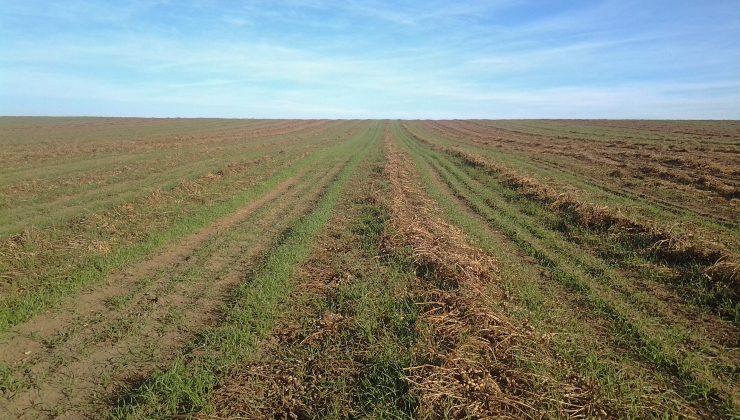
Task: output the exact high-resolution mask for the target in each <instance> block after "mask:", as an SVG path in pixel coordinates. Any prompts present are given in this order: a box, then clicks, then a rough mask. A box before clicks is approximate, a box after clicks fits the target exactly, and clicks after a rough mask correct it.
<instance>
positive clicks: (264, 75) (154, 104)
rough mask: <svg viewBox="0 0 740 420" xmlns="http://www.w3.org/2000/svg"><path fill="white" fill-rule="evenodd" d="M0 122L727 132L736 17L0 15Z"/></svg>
mask: <svg viewBox="0 0 740 420" xmlns="http://www.w3.org/2000/svg"><path fill="white" fill-rule="evenodd" d="M0 3H1V4H0V114H3V115H111V116H159V117H174V116H181V117H198V116H204V117H206V116H211V117H246V118H251V117H256V118H283V117H284V118H537V117H543V118H561V117H562V118H734V119H738V118H740V4H739V3H738V0H730V1H723V0H711V1H680V0H679V1H659V0H654V1H650V0H645V1H631V0H622V1H611V0H604V1H600V0H594V1H579V0H575V1H525V0H521V1H520V0H493V1H469V2H462V1H461V2H456V1H436V0H425V1H408V2H402V1H399V2H393V1H336V2H333V1H323V0H288V1H267V0H264V1H217V0H196V1H174V0H173V1H147V0H133V1H111V2H103V1H89V0H67V1H59V2H56V1H46V2H44V1H35V0H23V1H9V0H2V1H1V2H0Z"/></svg>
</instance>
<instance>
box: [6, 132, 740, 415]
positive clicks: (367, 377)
mask: <svg viewBox="0 0 740 420" xmlns="http://www.w3.org/2000/svg"><path fill="white" fill-rule="evenodd" d="M0 145H1V146H2V148H1V150H0V418H28V419H36V418H110V417H113V418H173V417H181V416H184V417H195V418H203V419H208V418H276V417H277V418H350V417H351V418H357V417H361V418H554V417H557V418H595V417H596V418H651V417H661V418H664V417H670V418H673V417H684V418H734V417H737V416H739V415H740V411H739V410H740V408H739V406H740V387H738V383H740V381H739V380H738V379H739V378H738V368H739V367H740V351H739V350H738V344H739V343H738V338H739V337H740V334H738V322H739V321H740V317H739V315H738V314H739V311H738V303H737V297H738V290H739V289H740V287H739V286H740V269H739V268H738V267H739V265H738V261H740V260H739V258H740V255H739V254H738V251H737V250H738V249H740V226H739V225H738V223H740V221H739V219H738V210H739V209H738V203H739V202H740V201H738V200H740V195H739V193H738V191H740V190H739V189H740V172H738V168H739V167H740V124H738V123H737V122H699V121H697V122H688V121H687V122H667V121H645V122H630V121H287V120H157V119H114V118H110V119H109V118H0Z"/></svg>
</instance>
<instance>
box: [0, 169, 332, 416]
mask: <svg viewBox="0 0 740 420" xmlns="http://www.w3.org/2000/svg"><path fill="white" fill-rule="evenodd" d="M339 158H340V157H336V159H339ZM325 162H326V164H327V165H329V164H331V163H332V162H331V161H330V160H329V159H327V160H326V161H325ZM337 164H339V162H337ZM335 172H336V170H335V169H332V168H330V167H327V169H326V170H317V171H312V172H310V173H308V174H306V176H305V177H302V179H301V180H300V182H299V184H298V185H296V186H295V187H294V188H291V189H290V190H289V191H287V192H286V193H285V194H284V195H282V196H280V197H278V198H276V199H274V200H273V201H272V202H269V203H266V204H265V205H263V206H261V207H260V208H259V209H257V210H255V211H254V212H253V213H251V214H250V215H249V216H248V217H247V218H246V219H245V220H243V221H240V222H239V223H238V224H237V225H235V226H232V227H231V228H229V229H228V230H227V231H225V232H223V233H221V234H219V235H214V236H212V237H210V238H208V240H206V241H205V242H204V243H203V244H202V246H201V247H199V248H198V249H197V250H195V251H194V252H193V254H191V255H190V256H189V258H188V259H187V264H179V265H176V266H174V267H170V266H168V267H163V268H162V269H160V270H158V271H157V272H154V273H152V274H151V275H148V276H146V277H144V278H142V279H139V281H137V282H136V283H135V284H134V285H132V287H131V288H129V289H127V290H126V291H125V293H124V294H121V295H116V296H111V297H110V298H108V299H107V300H106V304H107V306H108V307H109V308H110V309H111V311H112V312H111V313H108V314H107V315H106V316H105V317H100V316H97V315H92V316H90V315H89V314H85V315H84V316H80V317H79V318H76V319H74V321H72V322H71V323H70V324H67V325H66V326H65V328H64V330H63V331H62V332H60V333H59V334H56V335H54V336H47V337H44V338H43V344H44V346H45V347H47V348H48V349H53V350H51V352H53V354H73V353H74V354H78V355H79V356H80V358H82V357H84V356H85V355H87V354H88V353H89V352H90V351H91V350H92V349H94V348H96V347H95V345H96V344H97V343H99V342H102V341H105V342H106V344H107V345H113V344H114V343H115V342H117V341H120V340H122V339H124V338H127V337H132V336H134V335H135V334H137V331H138V329H140V328H141V327H143V325H142V324H145V323H147V322H149V323H151V317H152V316H153V315H152V314H151V312H160V311H161V310H162V309H167V306H166V305H165V304H164V302H165V301H166V297H167V296H169V295H172V294H181V293H183V292H185V293H187V294H188V298H189V300H188V303H182V304H179V305H178V306H177V307H169V309H167V310H168V315H167V316H168V320H169V321H168V322H164V323H162V324H161V326H160V327H158V328H161V329H162V330H161V331H160V332H159V333H158V334H159V335H160V336H162V335H165V332H167V331H169V332H172V331H184V326H183V325H182V321H184V320H182V319H180V317H182V315H183V313H184V312H186V311H197V310H198V309H197V308H194V307H191V306H192V305H196V304H197V302H199V301H200V300H201V299H202V298H205V299H212V298H216V297H212V296H207V295H208V294H211V293H215V292H216V291H215V290H213V289H214V288H215V287H216V286H214V285H212V284H211V283H210V279H220V278H222V277H223V276H224V275H226V273H228V272H229V271H233V270H235V269H236V268H237V267H241V266H243V265H244V264H246V263H247V262H248V261H249V260H250V259H251V258H253V257H255V255H256V253H258V252H259V250H260V249H261V248H262V247H264V246H265V245H266V242H267V241H269V240H271V238H273V237H277V235H279V234H280V232H284V231H285V230H286V229H287V228H288V227H289V226H291V225H292V224H294V223H295V220H296V219H297V218H298V217H300V215H301V214H303V213H305V211H306V210H307V207H308V206H310V204H311V203H310V202H309V201H310V200H312V199H313V198H315V197H314V196H315V195H317V194H319V193H320V191H315V190H316V188H317V186H321V185H325V184H326V183H328V182H329V181H330V180H331V177H332V176H333V174H334V173H335ZM307 199H308V200H309V201H306V200H307ZM213 255H220V256H221V257H217V258H216V261H219V259H220V258H223V256H227V257H229V258H232V259H234V261H232V263H233V264H232V265H226V266H223V264H210V263H209V261H210V259H211V258H212V256H213ZM232 255H234V256H233V257H232ZM234 264H235V265H236V266H234ZM199 283H200V284H202V286H201V287H198V288H197V289H192V286H193V285H194V284H199ZM152 295H154V296H157V299H158V302H159V300H160V299H164V300H162V302H160V303H158V305H157V307H156V308H154V309H152V308H150V299H151V296H152ZM190 295H192V298H191V296H190ZM142 305H143V308H142ZM170 312H171V315H172V316H171V317H170ZM165 330H166V331H165ZM146 339H150V340H151V339H152V337H140V338H139V339H138V340H137V343H136V344H134V345H133V346H132V347H131V348H129V351H130V352H132V353H135V351H134V350H135V349H136V352H138V351H142V350H141V346H142V343H143V340H146ZM150 345H151V348H150V349H149V351H150V352H151V353H152V354H155V353H158V352H159V351H158V349H157V343H156V342H152V343H151V344H150ZM38 356H39V359H38V360H37V359H36V358H35V357H32V358H30V359H26V360H24V361H23V363H21V364H18V365H16V366H14V367H13V368H12V369H11V368H10V367H8V366H3V365H2V364H1V363H0V391H8V392H13V393H15V392H17V391H20V390H21V389H22V388H28V387H30V386H32V385H33V386H36V385H37V384H43V383H44V381H45V380H46V379H47V376H50V377H52V378H53V377H54V376H55V375H56V376H58V372H57V369H58V368H59V367H60V366H59V365H58V363H51V364H48V360H45V358H48V357H50V356H49V354H45V353H39V354H38ZM57 357H58V356H57ZM146 360H148V361H150V362H151V361H156V360H157V358H155V357H149V358H147V359H146ZM57 361H58V362H59V363H61V362H63V360H57ZM140 362H141V360H138V359H137V358H136V357H135V356H134V354H128V355H127V356H125V357H121V358H119V359H117V361H116V363H117V364H120V366H121V369H114V371H117V370H122V368H123V366H125V365H127V364H135V363H140ZM37 365H40V366H41V367H39V366H37ZM31 372H33V373H32V374H31ZM115 374H117V372H114V375H115ZM55 408H56V409H58V410H61V411H60V412H64V407H62V406H61V405H57V406H55Z"/></svg>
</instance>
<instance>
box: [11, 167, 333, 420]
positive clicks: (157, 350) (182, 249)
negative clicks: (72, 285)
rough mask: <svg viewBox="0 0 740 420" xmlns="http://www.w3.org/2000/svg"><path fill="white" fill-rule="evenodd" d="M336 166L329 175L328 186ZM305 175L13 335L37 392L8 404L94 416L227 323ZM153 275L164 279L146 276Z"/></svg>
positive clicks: (15, 361)
mask: <svg viewBox="0 0 740 420" xmlns="http://www.w3.org/2000/svg"><path fill="white" fill-rule="evenodd" d="M336 170H337V169H336V168H335V169H333V170H331V171H329V172H327V174H326V175H324V177H323V180H324V181H323V182H326V181H327V180H328V179H329V178H330V177H331V176H333V174H334V173H336ZM300 177H301V175H296V176H295V177H293V178H292V179H289V180H287V181H285V182H283V183H282V184H280V185H279V186H278V187H277V188H275V189H274V190H272V191H270V192H269V193H268V194H266V195H264V196H263V197H261V198H260V199H258V200H256V201H254V202H252V203H250V204H249V205H248V206H246V207H244V208H242V209H240V210H238V211H237V212H235V213H233V214H231V215H229V216H227V217H226V218H223V219H221V220H219V221H217V222H216V223H214V224H212V225H211V226H209V227H207V228H205V229H203V230H202V231H200V232H198V233H197V234H194V235H192V236H190V237H188V238H185V239H184V240H183V241H181V242H180V243H178V244H177V245H176V246H173V247H171V248H169V249H168V250H166V251H165V252H163V253H162V254H159V255H157V256H155V257H153V258H151V259H149V260H147V261H145V262H143V263H141V264H137V265H136V266H134V267H131V268H129V269H127V270H125V271H124V272H122V273H120V274H116V275H113V276H111V277H109V279H108V281H107V282H106V284H105V285H104V286H103V287H99V288H96V289H94V290H92V291H90V292H88V293H85V294H83V295H81V296H80V297H79V298H78V299H76V300H75V301H71V302H69V303H67V304H65V305H64V306H63V307H62V308H60V309H59V310H55V311H53V312H51V313H47V314H43V315H40V316H37V317H35V318H33V319H32V320H30V321H28V322H26V323H25V324H23V325H20V326H18V327H17V328H15V329H14V330H13V331H12V332H11V333H9V334H7V335H6V337H5V340H4V341H3V342H2V343H0V355H2V359H0V361H2V362H4V363H6V364H8V365H10V366H12V367H14V368H15V369H16V370H17V371H21V372H26V373H25V374H26V375H27V376H28V380H29V381H30V383H29V385H32V388H29V389H26V390H21V391H20V392H18V393H15V394H14V395H12V396H10V399H6V400H5V401H4V402H3V410H5V412H7V413H9V414H11V415H13V416H16V417H24V418H38V417H43V416H50V417H55V416H57V415H64V416H72V417H74V416H77V415H80V414H81V413H87V414H85V415H90V413H93V412H94V411H93V410H94V407H95V405H96V404H100V402H101V399H103V398H105V396H106V395H107V394H109V393H110V392H111V391H113V390H115V389H117V388H120V387H121V386H122V385H125V383H126V382H128V381H136V380H138V378H140V377H143V376H145V375H146V373H147V372H149V371H151V370H152V369H153V368H154V367H156V366H158V365H161V363H163V362H165V361H167V360H168V359H170V358H171V357H172V356H173V355H174V354H175V351H174V350H176V349H177V348H179V347H182V346H183V345H185V344H186V343H187V342H188V340H189V339H192V338H193V337H194V335H195V334H196V333H197V332H198V331H200V330H202V329H203V328H204V327H206V326H208V325H211V324H213V323H214V322H216V321H217V320H218V318H219V313H220V308H221V306H222V305H223V303H224V302H225V300H226V299H228V296H229V290H230V289H232V288H233V287H234V286H235V285H236V284H238V283H239V282H240V281H243V280H244V275H245V274H244V273H245V272H246V271H247V270H248V267H249V265H248V264H249V261H251V260H252V259H253V258H254V257H255V256H257V255H258V254H259V253H260V252H261V251H262V250H263V249H264V248H265V247H266V246H267V245H268V244H269V243H270V242H271V241H272V240H274V238H275V237H277V236H278V235H279V233H280V229H281V228H284V225H286V223H287V222H288V221H289V220H292V219H294V218H295V217H297V216H298V215H300V214H301V213H302V211H305V209H304V208H303V207H305V206H303V205H301V203H306V201H305V200H306V197H307V195H306V192H305V191H303V189H304V188H301V189H299V190H295V186H296V184H297V182H298V179H299V178H300ZM313 193H315V191H314V192H313ZM311 194H312V192H311V191H309V192H308V196H309V197H310V195H311ZM273 202H274V203H276V204H275V209H274V210H271V211H270V212H269V213H268V214H266V215H265V216H264V217H263V218H262V219H260V220H258V221H257V222H256V223H257V224H256V225H255V226H254V227H253V232H254V234H253V235H252V238H251V241H250V242H245V243H230V244H225V245H226V246H223V247H219V249H217V250H216V252H215V253H214V254H212V255H208V256H206V257H205V259H203V258H201V257H198V254H197V252H196V251H197V250H198V249H200V248H201V247H202V246H203V245H204V244H205V243H206V242H208V241H210V240H214V238H218V237H219V235H220V234H222V233H223V232H226V231H228V230H231V229H234V228H236V227H237V226H238V225H240V224H241V223H243V222H244V221H246V220H248V219H249V218H250V216H251V215H252V214H253V213H254V212H255V211H257V210H258V209H260V208H261V207H263V206H265V205H267V204H269V203H273ZM199 267H201V268H202V269H203V270H204V273H203V276H202V277H201V279H202V280H200V281H196V282H178V281H177V280H176V279H177V274H178V273H184V272H185V271H187V270H192V269H196V270H197V269H199ZM151 278H154V279H155V281H153V282H147V280H149V279H151ZM173 278H174V283H173V280H171V279H173ZM132 290H133V291H134V292H133V293H134V294H133V296H131V298H130V302H128V303H125V304H124V305H122V306H121V307H120V308H119V307H116V306H115V305H113V306H112V305H111V302H112V301H113V300H114V299H115V298H117V297H125V296H128V295H129V294H130V293H131V292H132Z"/></svg>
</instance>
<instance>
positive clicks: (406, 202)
mask: <svg viewBox="0 0 740 420" xmlns="http://www.w3.org/2000/svg"><path fill="white" fill-rule="evenodd" d="M386 143H387V147H388V150H389V160H388V164H387V166H386V171H387V172H388V175H389V177H390V180H391V193H392V197H391V216H392V223H393V227H394V229H395V231H396V232H397V234H396V235H394V236H393V237H391V238H389V239H388V242H389V243H388V245H390V246H392V247H394V248H395V249H409V248H410V250H411V251H410V254H411V258H412V259H413V261H414V263H415V264H416V266H417V267H419V268H420V269H421V271H422V273H421V274H425V276H422V277H425V278H427V279H431V280H432V283H434V284H433V285H436V286H437V287H432V288H430V287H429V286H430V285H429V284H425V285H420V287H419V290H418V292H417V294H418V295H419V301H421V302H422V303H421V305H422V313H423V315H422V318H423V319H424V321H425V322H424V323H423V325H426V326H427V330H425V331H422V332H421V336H422V339H421V340H420V343H419V344H418V345H417V347H418V352H419V353H420V359H421V360H428V361H430V362H429V363H427V364H424V365H420V366H414V367H411V368H408V369H407V378H406V379H407V380H408V381H409V382H410V383H411V384H412V385H413V388H414V391H413V392H415V393H416V395H417V397H418V398H419V400H420V405H419V409H418V412H417V415H418V416H419V417H420V418H440V417H445V418H494V417H495V418H522V417H552V416H570V417H588V416H598V415H605V411H603V410H602V409H600V408H598V404H597V396H596V392H595V391H594V390H593V388H592V387H589V386H586V385H584V384H581V383H578V381H577V379H574V380H573V381H572V382H571V383H559V382H558V381H557V380H555V379H554V378H550V377H547V378H545V377H542V376H541V375H534V374H532V373H530V372H529V371H527V370H526V368H524V367H523V359H524V358H527V357H531V355H532V353H531V349H532V348H533V347H537V346H538V345H540V344H542V343H541V340H540V339H539V338H537V337H536V336H535V334H533V332H532V331H530V330H527V329H526V328H524V327H522V326H517V325H514V324H513V323H512V322H511V321H509V320H508V319H507V317H506V316H504V315H502V314H501V313H499V312H495V311H494V310H493V309H492V308H491V306H490V301H489V300H487V299H490V298H491V297H494V298H497V299H504V298H503V292H501V295H500V296H499V295H496V296H492V293H493V294H496V291H495V290H496V288H492V287H491V285H492V284H495V281H496V280H497V274H496V273H497V266H496V261H495V260H494V259H493V258H492V257H490V256H488V255H487V254H485V253H484V252H482V251H480V250H478V249H476V248H474V247H472V246H470V245H468V244H467V241H466V238H465V235H464V234H463V232H462V231H460V230H459V229H458V228H457V227H455V226H452V225H449V224H447V223H445V222H444V221H442V220H441V218H439V217H437V216H436V215H435V212H436V208H435V206H434V203H433V202H431V201H430V200H429V199H428V198H426V196H424V195H423V194H421V193H419V188H418V187H417V186H416V185H414V182H415V181H416V175H415V174H414V173H413V169H412V166H411V164H410V162H408V161H407V160H406V159H405V156H403V155H402V154H401V153H400V152H399V151H398V150H397V149H396V146H395V144H394V143H393V142H392V140H390V139H387V140H386ZM542 350H543V349H542V348H539V347H538V352H537V354H538V357H546V358H551V357H552V356H551V355H549V354H547V351H545V352H544V353H543V352H542ZM543 355H544V356H543ZM543 384H545V385H546V386H547V387H549V388H550V389H559V390H560V398H558V400H557V401H553V399H552V397H551V396H549V394H548V393H547V391H546V390H544V389H543Z"/></svg>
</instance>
